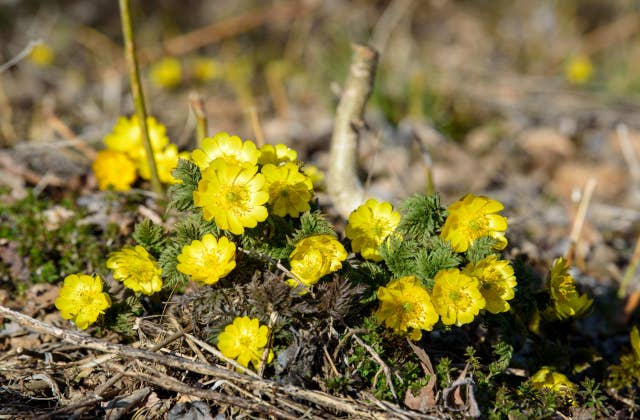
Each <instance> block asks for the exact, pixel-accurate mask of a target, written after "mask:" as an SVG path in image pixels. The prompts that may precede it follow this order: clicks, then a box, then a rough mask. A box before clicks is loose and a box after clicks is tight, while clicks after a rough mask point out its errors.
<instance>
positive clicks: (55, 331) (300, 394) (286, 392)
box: [0, 305, 423, 419]
mask: <svg viewBox="0 0 640 420" xmlns="http://www.w3.org/2000/svg"><path fill="white" fill-rule="evenodd" d="M0 316H3V317H6V318H8V319H10V320H12V321H14V322H16V323H17V324H19V325H20V326H22V327H24V328H27V329H29V330H31V331H35V332H37V333H40V334H48V335H52V336H54V337H57V338H58V339H61V340H63V341H66V342H68V343H72V344H75V345H77V346H80V347H84V348H88V349H93V350H98V351H102V352H105V353H112V354H116V355H118V356H119V357H124V358H127V359H136V360H140V361H142V360H146V361H149V362H154V363H159V364H162V365H165V366H170V367H173V368H177V369H182V370H187V371H190V372H194V373H199V374H201V375H208V376H212V377H214V378H217V379H219V380H227V381H231V382H234V383H235V384H242V385H244V386H247V387H250V388H252V389H253V390H255V392H264V393H266V394H269V395H272V396H278V397H279V398H286V397H288V398H294V399H298V400H304V401H306V402H307V403H310V404H316V405H318V406H320V407H323V408H325V409H329V410H336V411H338V412H341V413H345V414H348V415H351V416H353V417H355V418H361V419H374V418H376V419H379V418H385V417H387V416H388V414H389V413H387V412H384V411H376V410H373V409H372V408H371V407H370V406H364V405H362V404H360V405H355V404H353V403H352V402H351V401H349V400H346V399H342V398H339V397H335V396H332V395H328V394H325V393H322V392H319V391H312V390H307V389H302V388H298V387H296V386H293V385H280V384H278V383H276V382H273V381H270V380H265V379H257V378H254V377H251V376H247V375H242V374H240V373H236V372H234V371H231V370H227V369H223V368H220V367H217V366H212V365H209V364H205V363H201V362H197V361H193V360H190V359H187V358H184V357H180V356H175V355H173V354H158V353H154V352H152V351H148V350H143V349H137V348H133V347H131V346H126V345H123V344H115V343H110V342H107V341H104V340H99V339H96V338H93V337H90V336H88V335H85V334H82V333H79V332H76V331H71V330H66V329H63V328H59V327H56V326H54V325H51V324H48V323H46V322H43V321H40V320H37V319H35V318H32V317H30V316H27V315H25V314H22V313H20V312H17V311H14V310H12V309H9V308H7V307H6V306H2V305H0ZM111 366H112V367H113V365H111ZM119 373H123V374H125V375H127V372H124V371H120V372H119ZM133 375H134V376H136V377H138V378H139V379H141V376H140V374H138V373H135V374H133ZM144 380H145V381H148V382H151V383H155V382H154V378H153V377H152V376H149V377H145V378H144ZM156 382H158V381H156ZM174 385H175V386H176V388H175V389H176V390H177V388H178V387H189V386H188V385H186V384H183V383H181V382H179V381H177V380H176V383H174ZM189 388H191V387H189ZM183 389H184V390H185V391H186V388H183ZM190 390H191V389H189V391H190ZM230 403H231V401H230ZM416 418H423V416H421V415H419V414H417V413H416Z"/></svg>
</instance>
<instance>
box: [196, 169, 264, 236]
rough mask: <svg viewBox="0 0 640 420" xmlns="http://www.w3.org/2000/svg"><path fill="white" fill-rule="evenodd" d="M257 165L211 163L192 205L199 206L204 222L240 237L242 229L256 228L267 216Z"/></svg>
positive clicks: (261, 179)
mask: <svg viewBox="0 0 640 420" xmlns="http://www.w3.org/2000/svg"><path fill="white" fill-rule="evenodd" d="M257 172H258V167H257V166H240V165H235V164H232V163H228V162H227V161H225V160H224V159H216V160H214V161H213V162H212V163H211V165H209V167H207V169H205V170H204V171H203V172H202V179H201V180H200V182H199V183H198V189H197V190H196V191H194V192H193V202H194V203H195V205H196V206H199V207H202V214H203V216H204V218H205V219H206V220H211V219H215V222H216V225H217V226H218V227H219V228H220V229H224V230H228V231H230V232H231V233H233V234H236V235H242V234H243V233H244V228H246V227H249V228H253V227H256V225H257V224H258V222H262V221H263V220H265V219H266V218H267V216H268V213H267V208H266V207H265V206H264V204H265V203H266V202H267V201H268V200H269V193H268V192H267V191H266V190H265V180H264V175H262V174H259V173H257Z"/></svg>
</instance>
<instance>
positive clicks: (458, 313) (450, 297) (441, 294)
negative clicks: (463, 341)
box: [431, 268, 486, 327]
mask: <svg viewBox="0 0 640 420" xmlns="http://www.w3.org/2000/svg"><path fill="white" fill-rule="evenodd" d="M434 281H435V283H434V285H433V290H432V292H431V300H432V301H433V305H434V306H435V308H436V311H437V312H438V313H439V314H440V317H441V318H442V322H443V323H444V324H445V325H453V324H455V325H457V326H458V327H459V326H461V325H463V324H468V323H470V322H472V321H473V318H475V316H476V315H478V312H480V309H482V308H484V307H485V304H486V302H485V300H484V297H482V294H481V293H480V288H479V287H480V283H479V282H478V279H476V278H474V277H469V276H467V275H466V274H463V273H461V272H460V270H458V269H457V268H450V269H448V270H440V271H439V272H438V274H436V276H435V278H434Z"/></svg>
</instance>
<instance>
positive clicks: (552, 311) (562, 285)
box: [544, 257, 593, 321]
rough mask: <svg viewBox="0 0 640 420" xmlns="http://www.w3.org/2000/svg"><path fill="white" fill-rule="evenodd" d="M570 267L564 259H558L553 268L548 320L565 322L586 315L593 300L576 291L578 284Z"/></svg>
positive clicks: (545, 313) (546, 314)
mask: <svg viewBox="0 0 640 420" xmlns="http://www.w3.org/2000/svg"><path fill="white" fill-rule="evenodd" d="M568 270H569V267H568V265H567V261H566V260H565V259H564V258H562V257H561V258H557V259H556V260H555V261H554V262H553V267H552V268H551V278H550V279H549V292H550V294H551V305H550V306H549V307H548V308H547V309H546V310H545V312H544V315H545V317H546V318H547V319H551V320H553V319H557V320H561V321H562V320H565V319H569V318H578V317H581V316H582V315H584V314H586V313H587V311H588V310H589V308H591V304H593V300H592V299H590V298H589V296H587V294H586V293H584V294H582V295H581V294H580V293H578V291H577V290H576V282H575V280H574V279H573V277H572V276H571V274H569V272H568Z"/></svg>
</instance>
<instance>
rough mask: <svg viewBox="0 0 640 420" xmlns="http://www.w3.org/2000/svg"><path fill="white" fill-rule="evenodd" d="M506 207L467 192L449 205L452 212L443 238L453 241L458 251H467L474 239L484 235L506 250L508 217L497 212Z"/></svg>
mask: <svg viewBox="0 0 640 420" xmlns="http://www.w3.org/2000/svg"><path fill="white" fill-rule="evenodd" d="M502 209H504V206H503V205H502V203H500V202H499V201H496V200H491V199H489V198H487V197H482V196H479V197H477V196H475V195H473V194H467V195H465V196H464V197H462V198H461V199H460V200H459V201H456V202H455V203H453V204H451V205H450V206H449V207H448V208H447V212H448V213H449V215H448V216H447V220H446V221H445V222H444V226H443V227H442V232H441V233H440V237H441V238H442V239H444V240H445V241H449V242H451V246H452V247H453V249H454V250H455V251H456V252H465V251H466V250H467V249H469V247H470V246H471V244H472V243H473V241H475V240H476V239H478V238H481V237H483V236H491V237H492V238H493V239H495V240H496V241H497V243H496V245H495V248H496V249H504V247H505V246H507V238H505V236H504V232H505V231H506V230H507V218H506V217H504V216H500V215H499V214H495V213H497V212H499V211H500V210H502Z"/></svg>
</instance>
